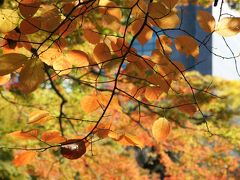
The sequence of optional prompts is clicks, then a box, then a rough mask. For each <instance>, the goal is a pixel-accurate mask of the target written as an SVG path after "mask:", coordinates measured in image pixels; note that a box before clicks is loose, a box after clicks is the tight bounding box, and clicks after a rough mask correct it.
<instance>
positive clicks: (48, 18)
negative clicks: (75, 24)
mask: <svg viewBox="0 0 240 180" xmlns="http://www.w3.org/2000/svg"><path fill="white" fill-rule="evenodd" d="M40 18H41V29H42V30H44V31H48V32H52V31H54V30H55V29H56V28H57V27H58V26H59V25H60V23H61V16H60V14H59V11H58V9H57V8H53V9H51V10H49V11H47V12H45V13H43V15H42V16H41V17H40Z"/></svg>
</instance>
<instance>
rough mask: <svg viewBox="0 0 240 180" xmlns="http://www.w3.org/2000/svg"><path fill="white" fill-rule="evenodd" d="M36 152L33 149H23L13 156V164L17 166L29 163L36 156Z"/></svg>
mask: <svg viewBox="0 0 240 180" xmlns="http://www.w3.org/2000/svg"><path fill="white" fill-rule="evenodd" d="M36 155H37V152H35V151H25V152H22V153H19V154H17V155H16V156H15V157H14V160H13V164H14V165H15V166H17V167H19V166H24V165H27V164H30V163H31V162H32V161H33V160H34V159H35V157H36Z"/></svg>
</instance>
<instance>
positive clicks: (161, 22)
mask: <svg viewBox="0 0 240 180" xmlns="http://www.w3.org/2000/svg"><path fill="white" fill-rule="evenodd" d="M151 24H152V25H154V26H158V27H159V28H161V29H172V28H176V27H177V26H178V25H179V24H180V19H179V17H178V15H177V13H175V12H170V13H168V14H167V15H166V16H164V17H163V18H160V19H157V20H155V21H154V22H152V21H151Z"/></svg>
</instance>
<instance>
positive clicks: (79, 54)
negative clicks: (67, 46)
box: [66, 50, 89, 67]
mask: <svg viewBox="0 0 240 180" xmlns="http://www.w3.org/2000/svg"><path fill="white" fill-rule="evenodd" d="M66 58H67V60H68V61H69V62H70V63H71V64H72V65H73V66H76V67H83V66H88V65H89V57H88V55H87V54H86V53H85V52H83V51H79V50H71V51H69V52H67V54H66Z"/></svg>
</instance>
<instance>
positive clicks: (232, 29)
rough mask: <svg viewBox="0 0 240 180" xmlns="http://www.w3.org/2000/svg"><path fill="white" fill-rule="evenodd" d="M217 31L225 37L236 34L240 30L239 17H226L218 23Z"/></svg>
mask: <svg viewBox="0 0 240 180" xmlns="http://www.w3.org/2000/svg"><path fill="white" fill-rule="evenodd" d="M216 32H217V33H218V34H220V35H221V36H224V37H229V36H235V35H237V34H238V33H239V32H240V18H239V17H225V18H222V19H221V20H220V21H219V22H218V23H217V28H216Z"/></svg>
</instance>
